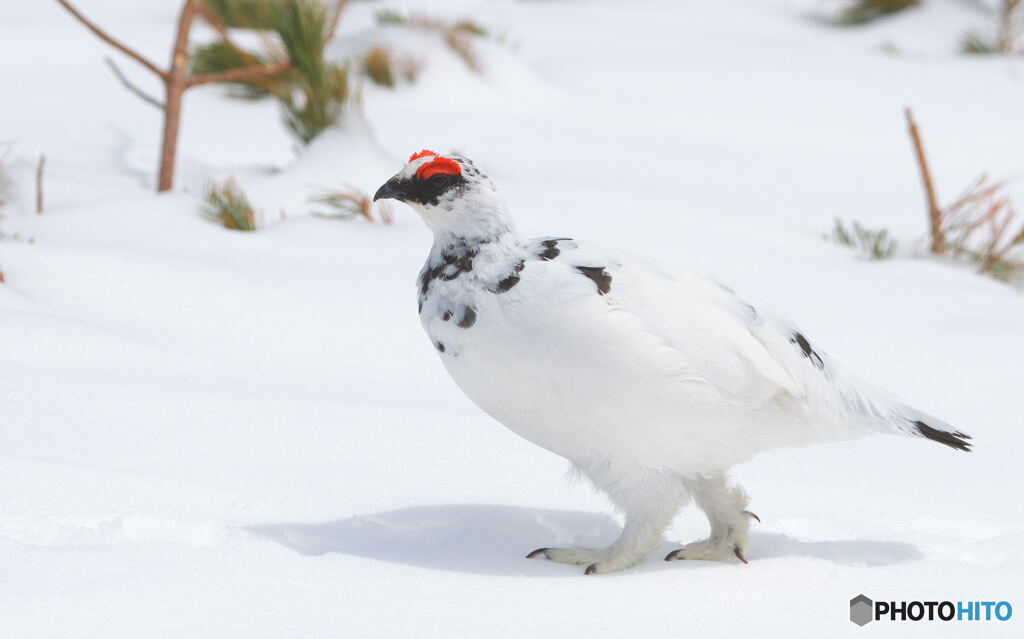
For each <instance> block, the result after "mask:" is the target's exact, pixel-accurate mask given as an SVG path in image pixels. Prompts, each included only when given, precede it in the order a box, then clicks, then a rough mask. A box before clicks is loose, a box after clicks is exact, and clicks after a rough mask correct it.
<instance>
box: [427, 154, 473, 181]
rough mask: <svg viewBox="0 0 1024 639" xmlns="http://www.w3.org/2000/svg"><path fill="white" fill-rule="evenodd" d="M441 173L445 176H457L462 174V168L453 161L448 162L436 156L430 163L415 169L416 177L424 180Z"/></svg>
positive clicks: (446, 159)
mask: <svg viewBox="0 0 1024 639" xmlns="http://www.w3.org/2000/svg"><path fill="white" fill-rule="evenodd" d="M439 173H443V174H445V175H458V174H460V173H462V167H461V166H459V163H458V162H456V161H455V160H449V159H448V158H443V157H440V156H437V157H435V158H434V159H433V161H431V162H427V163H426V164H424V165H423V166H421V167H420V168H418V169H416V177H417V178H419V179H421V180H425V179H427V178H429V177H431V176H434V175H437V174H439Z"/></svg>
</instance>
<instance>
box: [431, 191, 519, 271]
mask: <svg viewBox="0 0 1024 639" xmlns="http://www.w3.org/2000/svg"><path fill="white" fill-rule="evenodd" d="M473 199H474V200H475V201H473V202H471V203H467V204H470V205H469V206H465V205H464V206H463V207H462V210H455V211H444V212H443V213H441V215H439V216H438V217H437V218H435V219H433V220H430V221H432V222H435V223H434V224H430V226H431V230H432V231H433V232H434V246H433V249H432V251H431V256H432V257H438V256H442V255H448V256H451V255H460V254H466V253H471V254H474V255H476V254H480V253H487V254H489V255H490V257H492V258H500V257H503V256H504V255H506V254H508V255H511V254H512V253H513V252H514V250H515V247H516V246H517V245H518V243H519V241H518V240H519V236H518V234H517V233H516V230H515V225H514V224H513V223H512V217H511V215H509V212H508V209H507V208H506V207H505V204H504V202H502V201H501V200H500V199H498V198H496V197H495V198H479V199H477V198H473ZM428 223H429V222H428Z"/></svg>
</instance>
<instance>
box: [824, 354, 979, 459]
mask: <svg viewBox="0 0 1024 639" xmlns="http://www.w3.org/2000/svg"><path fill="white" fill-rule="evenodd" d="M819 356H820V357H821V358H823V375H822V376H821V377H820V379H821V380H822V381H823V382H826V384H825V385H827V386H828V388H829V389H831V392H824V393H821V394H820V395H819V396H820V397H822V398H826V399H825V401H826V402H827V407H828V408H830V409H832V410H833V411H834V412H833V413H832V414H833V415H837V416H841V417H840V418H839V420H838V422H839V423H845V424H847V425H848V426H850V427H852V428H854V429H856V430H861V431H862V432H863V431H867V432H876V433H877V432H882V433H892V434H900V435H909V436H911V437H923V438H925V439H930V440H932V441H934V442H938V443H940V444H945V445H946V446H949V447H950V448H955V449H956V450H962V451H966V452H970V450H971V442H970V439H971V436H970V435H967V434H965V433H963V432H962V431H960V430H958V429H956V428H954V427H953V426H951V425H950V424H948V423H946V422H944V421H942V420H941V419H939V418H937V417H934V416H932V415H929V414H928V413H925V412H923V411H920V410H917V409H916V408H913V407H911V406H908V405H906V404H904V403H903V402H901V401H899V400H898V399H896V398H895V397H893V396H891V395H889V394H888V393H885V392H883V391H881V390H879V389H877V388H875V387H873V386H871V385H870V384H867V383H865V382H864V381H863V380H861V379H860V378H858V377H856V376H855V375H852V374H849V373H847V372H846V371H844V370H843V369H842V368H841V367H839V366H838V365H837V364H836V363H835V362H833V361H832V360H831V358H829V357H828V355H826V354H824V353H821V354H820V355H819ZM810 377H812V376H808V377H806V378H805V379H809V378H810Z"/></svg>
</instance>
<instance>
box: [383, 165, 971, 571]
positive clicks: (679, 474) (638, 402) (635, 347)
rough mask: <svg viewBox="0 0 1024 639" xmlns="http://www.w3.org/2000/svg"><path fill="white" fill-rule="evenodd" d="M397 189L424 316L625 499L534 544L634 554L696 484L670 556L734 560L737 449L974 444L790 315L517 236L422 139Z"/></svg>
mask: <svg viewBox="0 0 1024 639" xmlns="http://www.w3.org/2000/svg"><path fill="white" fill-rule="evenodd" d="M381 198H393V199H397V200H400V201H402V202H406V203H408V204H409V205H410V206H412V208H413V209H415V210H416V211H417V212H418V213H419V214H420V216H422V218H423V220H424V221H425V222H426V223H427V226H429V227H430V229H431V231H433V233H434V245H433V247H432V248H431V250H430V256H429V258H428V259H427V262H426V264H425V265H424V267H423V270H422V271H421V272H420V275H419V281H418V289H419V291H418V292H419V313H420V320H421V322H422V324H423V328H424V329H425V330H426V332H427V335H429V336H430V340H431V342H433V344H434V348H436V349H437V351H438V353H440V357H441V360H442V361H443V362H444V366H445V368H447V370H448V372H449V374H450V375H451V376H452V379H454V380H455V383H456V384H458V385H459V387H460V388H461V389H462V390H463V392H465V393H466V395H468V396H469V398H470V399H471V400H472V401H473V402H475V403H476V404H477V406H479V407H480V408H482V409H483V410H484V411H486V412H487V413H488V414H490V415H491V416H492V417H494V418H495V419H497V420H498V421H499V422H501V423H502V424H504V425H505V426H506V427H508V428H509V429H511V430H512V431H513V432H515V433H517V434H519V435H521V436H522V437H524V438H526V439H527V440H529V441H531V442H533V443H535V444H537V445H538V446H541V447H543V448H546V449H548V450H550V451H552V452H554V453H557V454H558V455H561V456H562V457H565V458H566V459H568V460H569V461H570V462H572V464H573V465H575V467H576V468H577V469H578V470H579V471H580V472H581V473H583V474H584V475H585V476H587V477H588V478H589V479H590V480H591V481H592V482H593V483H594V484H595V485H596V486H597V487H598V488H600V489H602V490H603V491H604V492H606V493H607V494H608V496H609V497H610V498H611V500H612V502H613V503H614V504H615V506H616V507H617V508H618V509H619V510H620V511H621V512H622V514H623V516H624V519H625V525H624V527H623V530H622V535H621V536H620V537H619V538H618V539H617V540H616V541H615V542H614V543H613V544H612V545H611V546H609V547H607V548H601V549H590V548H540V549H537V550H535V551H533V552H532V553H530V554H529V555H528V556H529V557H531V558H532V557H537V556H543V557H546V558H547V559H550V560H553V561H557V562H561V563H566V564H577V565H581V566H587V568H586V574H591V573H606V572H613V571H617V570H622V569H624V568H628V567H630V566H632V565H634V564H636V563H637V562H638V561H640V560H641V559H642V558H643V557H644V556H645V555H647V554H648V553H650V552H652V551H653V550H655V549H657V547H658V546H659V545H660V544H661V542H662V534H663V533H664V531H665V529H666V527H667V526H668V525H669V524H670V523H671V521H672V519H673V518H674V517H675V515H676V513H677V512H678V511H679V509H680V508H681V507H682V506H683V505H685V504H686V503H687V502H688V501H689V500H690V499H691V498H692V499H693V500H694V501H695V502H696V503H697V505H698V506H700V508H701V509H703V511H704V512H705V514H706V515H707V518H708V521H709V522H710V524H711V535H710V537H709V538H708V539H706V540H704V541H700V542H696V543H692V544H689V545H686V546H684V547H682V548H680V549H679V550H676V551H673V552H672V553H670V554H669V555H668V556H667V557H665V559H666V560H671V559H739V560H740V561H743V562H744V563H745V562H746V558H745V553H746V551H747V546H748V539H747V530H748V527H749V524H750V519H751V518H752V517H754V515H753V514H752V513H750V512H749V511H748V510H747V501H748V498H747V494H746V493H745V492H744V490H743V489H742V488H740V487H739V486H736V485H730V483H729V481H728V478H727V476H726V473H727V471H728V470H729V468H730V467H731V466H733V465H734V464H737V463H740V462H742V461H744V460H747V459H750V458H751V457H752V456H754V455H756V454H757V453H760V452H762V451H765V450H768V449H772V448H778V447H782V446H792V445H800V444H809V443H815V442H827V441H836V440H842V439H851V438H854V437H857V436H861V435H868V434H872V433H892V434H902V435H909V436H912V437H921V438H925V439H930V440H932V441H935V442H939V443H941V444H945V445H947V446H950V447H952V448H955V449H958V450H964V451H966V450H969V449H970V443H969V442H968V441H967V440H969V439H970V437H969V436H967V435H965V434H964V433H961V432H959V431H957V430H955V429H954V428H952V427H951V426H950V425H949V424H946V423H944V422H942V421H940V420H938V419H936V418H935V417H932V416H931V415H928V414H926V413H923V412H921V411H918V410H916V409H914V408H911V407H909V406H907V405H905V404H903V403H900V402H899V401H898V400H896V399H894V398H892V397H890V396H888V395H886V394H885V393H883V392H880V391H878V390H876V389H874V388H872V387H871V386H869V385H867V384H865V383H863V382H861V381H860V380H859V379H857V378H856V377H854V376H852V375H850V374H849V373H847V372H846V371H844V370H843V369H842V368H841V367H840V366H839V365H838V364H837V363H836V362H835V361H834V360H832V358H830V357H829V356H828V355H826V354H825V353H824V351H822V350H820V349H819V348H818V347H817V345H816V344H815V343H814V342H813V341H811V340H810V339H809V338H808V337H807V336H806V335H804V334H803V333H801V332H800V330H799V329H797V328H796V326H794V325H793V324H791V323H789V322H787V321H785V320H783V319H781V318H778V317H776V316H774V315H770V314H768V313H765V312H763V311H762V310H761V309H758V308H755V307H754V306H752V305H750V304H748V303H747V302H745V301H744V300H743V299H742V298H740V297H738V296H737V295H736V294H734V293H733V292H732V291H731V290H730V289H728V288H726V287H725V286H722V285H720V284H717V283H715V282H713V281H709V280H706V279H703V278H701V277H698V276H696V275H692V274H690V273H687V272H685V271H681V270H678V269H674V268H669V267H666V266H661V265H658V264H655V263H652V262H650V261H646V260H643V259H641V258H638V257H634V256H631V255H628V254H624V253H618V252H613V251H608V250H604V249H601V248H598V247H595V246H592V245H589V244H585V243H583V242H577V241H575V240H573V239H571V238H567V237H542V238H536V239H532V240H524V239H521V238H520V237H519V236H518V235H517V234H516V231H515V227H514V225H513V223H512V219H511V217H510V216H509V213H508V210H507V208H506V206H505V204H504V203H503V201H502V199H501V197H499V195H498V192H497V190H496V189H495V187H494V184H493V183H492V182H491V181H490V180H489V179H488V178H487V176H486V175H485V174H484V173H482V172H481V171H480V170H479V169H478V168H476V166H474V164H473V162H471V161H470V160H469V159H467V158H465V157H458V156H451V157H444V156H441V155H438V154H437V153H434V152H433V151H426V150H424V151H421V152H419V153H416V154H415V155H413V156H412V157H411V158H409V162H408V164H406V166H405V167H404V168H403V169H402V170H401V171H400V172H399V173H398V174H397V175H395V176H394V177H392V178H391V179H390V180H388V181H387V183H385V184H384V185H383V186H382V187H381V188H380V190H378V191H377V193H376V195H374V200H379V199H381Z"/></svg>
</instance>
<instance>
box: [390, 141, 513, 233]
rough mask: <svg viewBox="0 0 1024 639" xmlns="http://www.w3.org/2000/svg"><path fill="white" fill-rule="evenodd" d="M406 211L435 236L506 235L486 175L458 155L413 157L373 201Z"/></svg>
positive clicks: (502, 215)
mask: <svg viewBox="0 0 1024 639" xmlns="http://www.w3.org/2000/svg"><path fill="white" fill-rule="evenodd" d="M386 198H390V199H394V200H398V201H400V202H405V203H406V204H408V205H409V206H411V207H412V208H413V209H414V210H415V211H416V212H417V213H419V214H420V217H422V218H423V221H424V222H426V223H427V226H429V227H430V229H431V230H433V231H434V233H435V234H453V235H462V236H493V235H501V234H503V233H506V232H508V231H511V229H512V224H511V221H510V220H509V217H508V214H507V212H506V209H505V205H504V203H503V202H502V200H501V198H500V197H499V196H498V191H497V189H495V188H494V184H493V183H492V182H491V181H490V180H489V179H488V178H487V176H486V175H484V174H483V173H481V172H480V170H479V169H478V168H476V166H474V165H473V162H472V160H470V159H468V158H464V157H461V156H455V155H453V156H442V155H438V154H437V153H434V152H433V151H428V150H423V151H420V152H419V153H414V154H413V155H412V156H411V157H410V158H409V162H408V163H406V165H405V166H404V167H403V168H402V170H401V171H399V172H398V173H397V174H395V176H394V177H392V178H391V179H390V180H388V181H387V182H385V183H384V185H383V186H381V187H380V188H379V189H377V193H376V194H374V196H373V200H374V202H376V201H377V200H381V199H386Z"/></svg>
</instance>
